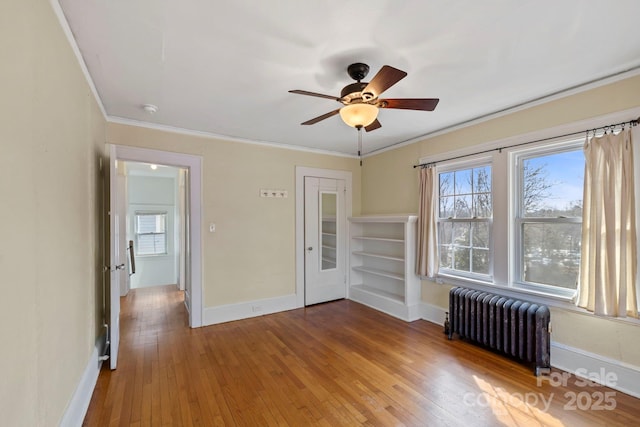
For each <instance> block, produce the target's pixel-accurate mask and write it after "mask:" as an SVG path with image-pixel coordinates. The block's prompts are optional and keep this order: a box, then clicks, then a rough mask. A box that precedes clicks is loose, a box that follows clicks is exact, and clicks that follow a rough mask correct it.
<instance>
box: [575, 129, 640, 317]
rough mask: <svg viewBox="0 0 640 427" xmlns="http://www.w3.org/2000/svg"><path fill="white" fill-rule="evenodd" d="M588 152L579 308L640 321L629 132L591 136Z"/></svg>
mask: <svg viewBox="0 0 640 427" xmlns="http://www.w3.org/2000/svg"><path fill="white" fill-rule="evenodd" d="M584 152H585V158H586V166H585V176H584V199H583V225H582V260H581V262H580V284H579V286H578V299H577V305H578V306H579V307H583V308H586V309H587V310H589V311H592V312H594V313H595V314H598V315H603V316H615V317H625V316H633V317H638V307H637V299H636V259H637V255H636V224H635V223H636V218H635V197H634V177H633V149H632V144H631V131H630V130H629V129H627V130H623V131H622V132H620V133H619V134H617V135H614V134H605V135H603V136H602V137H597V138H596V137H594V138H591V140H588V141H587V142H586V144H585V149H584Z"/></svg>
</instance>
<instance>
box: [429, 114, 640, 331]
mask: <svg viewBox="0 0 640 427" xmlns="http://www.w3.org/2000/svg"><path fill="white" fill-rule="evenodd" d="M639 114H640V107H635V108H630V109H627V110H622V111H617V112H614V113H610V114H606V115H602V116H599V117H592V118H588V119H584V120H580V121H576V122H571V123H566V124H563V125H560V126H555V127H552V128H547V129H541V130H537V131H534V132H529V133H526V134H521V135H516V136H511V137H507V138H503V139H500V140H496V141H487V142H484V143H479V144H476V145H472V146H469V147H465V148H462V149H458V150H454V151H448V152H447V151H445V152H441V153H437V154H433V155H430V156H424V157H421V158H420V159H419V160H418V162H419V164H429V163H436V167H437V166H438V165H437V164H438V162H443V161H444V160H446V159H450V158H456V157H465V160H472V159H473V158H474V154H476V153H481V152H484V153H485V154H484V155H485V156H487V155H489V156H492V155H495V154H496V153H498V152H497V151H493V152H492V153H489V154H487V152H489V151H490V150H498V149H499V148H500V147H507V146H514V145H518V144H527V143H528V142H529V141H535V140H542V139H548V141H547V143H553V142H558V140H560V138H555V139H554V137H555V136H557V135H564V134H568V133H574V132H583V131H584V130H585V129H594V128H600V127H603V126H607V125H609V124H611V123H619V122H623V121H626V120H629V119H630V118H634V117H638V115H639ZM572 138H579V136H574V137H572ZM567 139H570V138H567ZM565 140H566V139H565ZM532 146H533V144H532ZM520 148H523V147H520ZM502 151H503V152H504V151H505V150H502ZM635 155H636V157H637V158H640V150H636V151H635ZM467 156H468V157H467ZM460 161H463V160H462V159H461V160H460ZM456 162H457V161H451V162H447V164H455V163H456ZM636 164H640V160H638V163H636ZM442 166H444V163H443V164H442ZM492 168H493V173H494V176H495V174H496V173H497V172H496V171H497V170H499V169H500V168H501V165H500V164H492ZM639 181H640V180H639ZM492 185H493V190H494V192H495V191H508V192H509V194H511V193H512V191H513V188H512V187H513V186H512V185H511V184H510V183H509V182H504V181H498V182H496V181H495V180H493V181H492ZM501 188H503V190H501ZM636 197H637V200H640V188H638V189H636ZM493 202H494V206H493V207H494V214H493V221H494V224H495V223H499V222H500V221H504V222H509V221H508V218H503V217H500V216H499V215H500V214H498V215H496V200H495V199H494V201H493ZM507 209H508V211H507V212H508V215H509V216H511V215H512V212H511V209H512V208H511V207H507ZM493 232H494V249H493V254H494V280H493V282H491V283H490V282H484V281H480V280H473V279H461V278H459V277H453V276H449V275H447V274H442V273H440V274H438V276H437V277H436V279H435V282H436V283H438V284H441V285H448V286H451V285H453V286H464V287H468V288H473V289H477V290H481V291H487V292H499V293H500V294H502V295H505V296H508V297H513V298H527V299H528V300H530V301H532V302H536V303H541V304H547V305H549V306H550V307H556V308H560V309H565V310H569V311H573V312H576V313H579V314H583V315H587V316H593V313H590V312H588V311H587V310H585V309H582V308H580V307H577V306H576V305H575V304H574V298H573V296H567V295H564V296H563V295H558V294H549V293H546V292H541V291H540V290H533V289H527V288H525V287H521V288H514V287H511V286H508V284H509V282H510V280H509V279H510V278H511V277H513V271H511V268H512V267H511V265H512V263H511V262H509V261H508V260H509V259H512V254H511V253H509V252H507V253H503V252H502V251H503V248H501V247H495V242H496V241H499V240H500V239H506V241H507V242H508V241H509V239H510V236H512V235H513V224H512V223H510V224H509V227H493ZM506 246H507V247H508V246H509V245H506ZM501 263H502V264H506V265H507V269H506V270H507V271H508V274H507V276H505V277H500V273H499V272H498V273H497V274H496V269H498V267H499V265H500V264H501ZM502 270H504V269H502ZM639 291H640V289H639ZM608 319H609V320H611V321H615V322H620V323H632V324H635V325H640V319H634V318H630V317H620V318H608Z"/></svg>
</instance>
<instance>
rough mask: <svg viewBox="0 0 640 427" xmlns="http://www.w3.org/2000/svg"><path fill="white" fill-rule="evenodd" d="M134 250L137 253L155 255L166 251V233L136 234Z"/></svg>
mask: <svg viewBox="0 0 640 427" xmlns="http://www.w3.org/2000/svg"><path fill="white" fill-rule="evenodd" d="M137 243H138V245H137V247H136V251H137V253H138V254H139V255H157V254H164V253H166V252H167V250H166V248H167V246H166V244H167V243H166V235H164V234H138V236H137Z"/></svg>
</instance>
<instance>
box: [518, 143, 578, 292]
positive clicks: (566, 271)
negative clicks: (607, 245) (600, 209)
mask: <svg viewBox="0 0 640 427" xmlns="http://www.w3.org/2000/svg"><path fill="white" fill-rule="evenodd" d="M564 170H572V171H573V175H568V174H566V173H565V172H564ZM522 176H523V179H522V189H521V205H522V206H521V214H520V220H519V223H520V230H519V232H520V233H521V248H522V259H521V261H520V262H521V280H523V281H525V282H529V283H538V284H545V285H551V286H559V287H563V288H570V289H575V288H576V286H577V278H578V271H579V266H580V243H581V238H582V235H581V233H582V198H581V197H582V181H583V176H584V158H583V156H582V152H581V151H580V150H576V151H570V152H561V153H554V154H550V155H545V156H538V157H532V158H528V159H524V160H523V161H522ZM578 186H579V188H577V187H578ZM577 197H579V198H577Z"/></svg>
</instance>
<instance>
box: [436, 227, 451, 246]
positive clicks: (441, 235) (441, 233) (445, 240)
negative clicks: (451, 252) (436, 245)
mask: <svg viewBox="0 0 640 427" xmlns="http://www.w3.org/2000/svg"><path fill="white" fill-rule="evenodd" d="M452 236H453V224H452V223H450V222H441V223H440V224H438V240H439V241H440V244H443V245H450V244H451V243H452V242H453V237H452Z"/></svg>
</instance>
